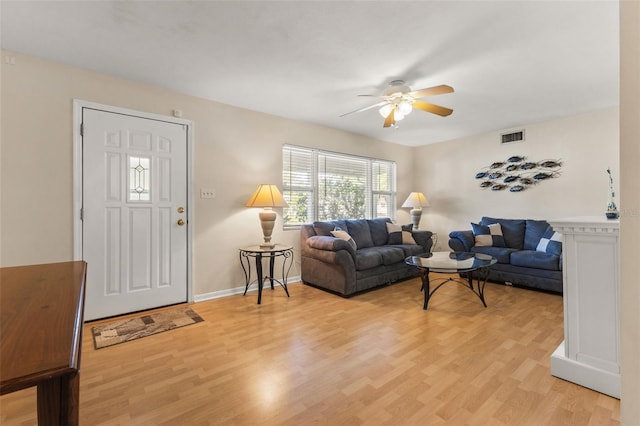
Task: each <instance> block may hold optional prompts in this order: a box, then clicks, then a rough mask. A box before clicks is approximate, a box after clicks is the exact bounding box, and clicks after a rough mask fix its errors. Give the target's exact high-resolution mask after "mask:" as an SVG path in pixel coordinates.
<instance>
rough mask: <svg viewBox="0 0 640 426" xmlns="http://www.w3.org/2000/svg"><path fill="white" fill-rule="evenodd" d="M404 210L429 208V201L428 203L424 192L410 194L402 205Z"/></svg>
mask: <svg viewBox="0 0 640 426" xmlns="http://www.w3.org/2000/svg"><path fill="white" fill-rule="evenodd" d="M402 207H403V208H408V207H411V208H414V209H415V208H422V207H429V201H427V197H425V196H424V194H423V193H422V192H412V193H411V194H409V196H408V197H407V199H406V200H405V201H404V203H402Z"/></svg>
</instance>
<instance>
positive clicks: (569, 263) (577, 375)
mask: <svg viewBox="0 0 640 426" xmlns="http://www.w3.org/2000/svg"><path fill="white" fill-rule="evenodd" d="M549 223H550V224H551V226H553V229H554V230H555V231H557V232H560V233H561V234H562V235H563V250H562V268H563V291H564V294H563V299H564V341H563V342H562V343H561V344H560V346H558V348H557V349H556V350H555V352H554V353H553V354H552V355H551V374H552V375H553V376H556V377H559V378H561V379H565V380H568V381H570V382H573V383H576V384H579V385H581V386H585V387H588V388H590V389H593V390H596V391H598V392H601V393H604V394H607V395H610V396H613V397H615V398H620V288H619V275H620V272H619V271H620V266H619V247H620V242H619V233H620V221H619V220H617V219H614V220H608V219H606V218H605V217H604V215H603V216H602V217H597V216H595V217H593V216H589V217H574V218H567V219H558V220H552V221H549Z"/></svg>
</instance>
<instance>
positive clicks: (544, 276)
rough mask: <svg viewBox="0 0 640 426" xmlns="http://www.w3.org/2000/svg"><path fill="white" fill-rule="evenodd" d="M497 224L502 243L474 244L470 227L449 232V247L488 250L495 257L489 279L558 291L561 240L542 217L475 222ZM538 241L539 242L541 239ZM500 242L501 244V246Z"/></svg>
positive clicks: (479, 250) (486, 224)
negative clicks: (496, 261)
mask: <svg viewBox="0 0 640 426" xmlns="http://www.w3.org/2000/svg"><path fill="white" fill-rule="evenodd" d="M496 223H497V224H500V227H499V228H501V230H502V236H503V240H504V244H502V243H500V244H497V246H478V245H477V244H476V238H475V235H474V232H473V231H472V230H465V231H453V232H451V233H449V238H450V239H449V247H451V249H452V250H453V251H466V252H474V253H485V254H489V255H491V256H493V257H495V258H497V259H498V263H496V264H495V265H493V266H492V267H491V269H490V273H489V278H488V279H489V280H490V281H496V282H504V283H511V284H513V285H516V286H521V287H529V288H535V289H539V290H545V291H551V292H554V293H562V244H561V243H559V242H558V241H554V242H553V243H551V244H547V243H548V240H549V239H553V240H558V234H557V233H555V236H554V231H553V228H552V227H551V225H549V223H548V222H547V221H545V220H530V219H499V218H491V217H483V218H482V220H481V221H480V223H479V224H478V225H481V227H482V226H485V227H488V226H489V225H493V224H496ZM541 241H542V243H541ZM501 245H503V246H501Z"/></svg>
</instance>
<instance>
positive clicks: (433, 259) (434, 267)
mask: <svg viewBox="0 0 640 426" xmlns="http://www.w3.org/2000/svg"><path fill="white" fill-rule="evenodd" d="M404 261H405V263H406V264H408V265H412V266H415V267H417V268H418V269H420V277H421V278H422V288H421V291H424V306H423V308H422V309H425V310H426V309H427V306H428V305H429V299H431V296H432V295H433V293H435V292H436V291H438V289H439V288H440V287H442V286H443V285H445V284H446V283H448V282H451V281H454V282H457V283H459V284H462V285H464V286H465V287H467V288H469V289H470V290H471V291H472V292H473V293H474V294H475V295H476V296H478V297H479V298H480V301H481V302H482V304H483V305H484V307H485V308H486V307H487V303H486V302H485V300H484V285H485V284H486V282H487V277H488V276H489V267H490V266H491V265H493V264H495V263H496V262H497V261H498V260H497V259H496V258H495V257H493V256H490V255H488V254H482V253H467V252H450V251H439V252H435V253H425V254H421V255H418V256H411V257H407V258H406V259H405V260H404ZM429 272H436V273H439V274H460V273H466V275H467V281H463V280H462V279H459V278H452V277H446V278H436V279H435V280H434V281H435V282H436V283H439V284H438V285H437V286H436V287H435V288H434V289H433V290H431V289H430V285H431V282H430V279H429ZM472 272H475V275H476V279H475V281H476V286H475V287H474V282H473V281H474V278H473V274H472ZM434 284H435V283H434Z"/></svg>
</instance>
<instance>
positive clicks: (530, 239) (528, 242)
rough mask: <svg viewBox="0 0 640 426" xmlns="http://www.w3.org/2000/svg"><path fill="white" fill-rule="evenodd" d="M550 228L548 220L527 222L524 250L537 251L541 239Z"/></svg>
mask: <svg viewBox="0 0 640 426" xmlns="http://www.w3.org/2000/svg"><path fill="white" fill-rule="evenodd" d="M548 227H549V222H547V221H546V220H530V219H529V220H527V221H526V223H525V231H524V247H523V248H524V249H525V250H536V247H538V243H539V242H540V238H542V236H543V235H544V233H545V231H546V230H547V228H548ZM543 251H544V250H543Z"/></svg>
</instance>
